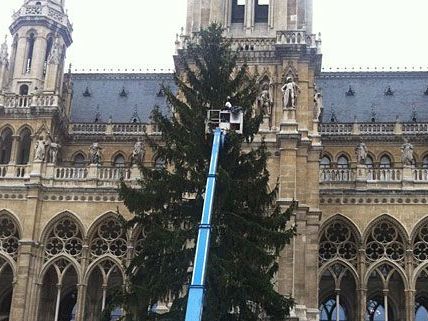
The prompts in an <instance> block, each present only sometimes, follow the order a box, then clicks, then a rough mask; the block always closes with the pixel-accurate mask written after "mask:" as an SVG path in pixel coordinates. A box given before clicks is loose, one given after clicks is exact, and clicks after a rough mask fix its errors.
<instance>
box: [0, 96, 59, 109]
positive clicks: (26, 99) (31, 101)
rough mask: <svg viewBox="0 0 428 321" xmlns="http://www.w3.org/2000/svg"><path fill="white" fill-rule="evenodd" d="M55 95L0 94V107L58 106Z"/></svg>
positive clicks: (57, 98) (57, 99)
mask: <svg viewBox="0 0 428 321" xmlns="http://www.w3.org/2000/svg"><path fill="white" fill-rule="evenodd" d="M59 102H60V99H59V96H57V95H45V94H41V95H25V96H23V95H0V107H4V108H30V107H52V108H53V107H59Z"/></svg>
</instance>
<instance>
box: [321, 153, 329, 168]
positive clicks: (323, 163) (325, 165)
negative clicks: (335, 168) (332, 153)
mask: <svg viewBox="0 0 428 321" xmlns="http://www.w3.org/2000/svg"><path fill="white" fill-rule="evenodd" d="M330 166H331V161H330V158H329V157H328V156H324V157H323V158H321V160H320V168H321V169H327V168H330Z"/></svg>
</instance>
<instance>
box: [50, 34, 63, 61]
mask: <svg viewBox="0 0 428 321" xmlns="http://www.w3.org/2000/svg"><path fill="white" fill-rule="evenodd" d="M60 61H61V45H60V43H59V38H58V37H57V38H56V39H55V42H54V45H53V46H52V49H51V52H50V54H49V57H48V64H50V65H59V63H60Z"/></svg>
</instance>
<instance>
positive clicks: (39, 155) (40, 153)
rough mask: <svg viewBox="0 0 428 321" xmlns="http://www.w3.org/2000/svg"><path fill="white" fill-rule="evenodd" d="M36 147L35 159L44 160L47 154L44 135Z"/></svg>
mask: <svg viewBox="0 0 428 321" xmlns="http://www.w3.org/2000/svg"><path fill="white" fill-rule="evenodd" d="M34 149H35V150H36V152H35V154H34V160H35V161H41V162H43V161H44V160H45V155H46V142H45V140H44V139H43V137H39V139H38V140H37V142H36V146H35V147H34Z"/></svg>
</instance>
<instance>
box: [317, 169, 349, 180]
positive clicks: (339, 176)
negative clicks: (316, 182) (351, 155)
mask: <svg viewBox="0 0 428 321" xmlns="http://www.w3.org/2000/svg"><path fill="white" fill-rule="evenodd" d="M354 180H355V172H354V171H353V170H352V169H345V168H343V169H341V168H339V169H331V168H325V169H322V170H320V182H352V181H354Z"/></svg>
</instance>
